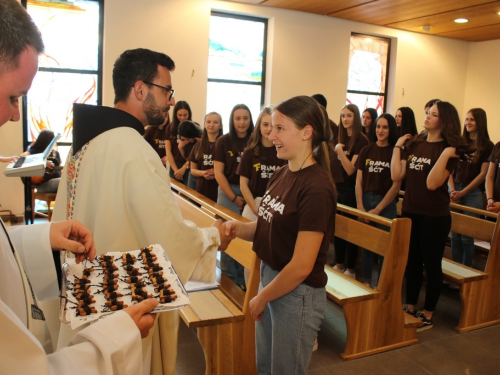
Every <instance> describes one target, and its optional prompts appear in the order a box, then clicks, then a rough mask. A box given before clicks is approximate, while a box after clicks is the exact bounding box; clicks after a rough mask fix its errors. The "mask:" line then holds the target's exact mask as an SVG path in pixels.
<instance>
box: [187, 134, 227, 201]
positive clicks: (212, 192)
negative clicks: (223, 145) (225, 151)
mask: <svg viewBox="0 0 500 375" xmlns="http://www.w3.org/2000/svg"><path fill="white" fill-rule="evenodd" d="M200 147H201V141H200V142H196V144H195V145H194V146H193V149H192V150H191V153H190V154H189V157H188V160H189V161H190V162H193V163H196V169H199V170H201V171H206V170H208V169H212V168H213V167H214V160H213V151H214V148H215V142H207V143H206V145H205V147H204V148H203V151H202V155H201V158H199V159H197V158H196V155H197V154H198V149H199V148H200ZM218 187H219V185H218V184H217V180H216V179H215V178H214V179H213V180H207V179H206V178H204V177H198V179H197V180H196V191H197V192H198V193H200V194H203V195H204V196H205V197H207V198H210V199H211V200H213V201H214V202H217V188H218Z"/></svg>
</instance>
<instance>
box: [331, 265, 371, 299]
mask: <svg viewBox="0 0 500 375" xmlns="http://www.w3.org/2000/svg"><path fill="white" fill-rule="evenodd" d="M325 272H326V275H327V276H328V281H327V284H326V294H327V297H328V298H330V299H331V300H333V301H334V302H335V303H336V304H338V305H340V306H343V305H345V304H348V303H355V302H360V301H366V300H369V299H374V298H378V297H379V295H380V293H379V292H378V291H376V290H373V289H371V288H369V287H367V286H366V285H363V284H362V283H360V282H359V281H356V280H354V279H353V278H351V277H349V276H346V275H344V274H343V273H341V272H339V271H337V270H334V269H333V268H332V267H330V266H328V265H327V266H325Z"/></svg>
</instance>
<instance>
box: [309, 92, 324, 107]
mask: <svg viewBox="0 0 500 375" xmlns="http://www.w3.org/2000/svg"><path fill="white" fill-rule="evenodd" d="M311 98H313V99H314V100H316V101H317V102H318V103H319V104H321V105H322V106H323V107H325V109H326V104H327V102H326V98H325V96H324V95H323V94H314V95H311Z"/></svg>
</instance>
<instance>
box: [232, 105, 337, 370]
mask: <svg viewBox="0 0 500 375" xmlns="http://www.w3.org/2000/svg"><path fill="white" fill-rule="evenodd" d="M272 123H273V129H272V132H271V134H270V135H269V139H270V140H271V141H272V142H273V144H274V146H275V147H276V150H277V153H278V157H279V158H280V159H283V160H287V161H288V164H286V165H284V166H283V167H282V168H280V169H279V170H277V171H276V172H275V173H274V174H273V176H272V178H271V180H270V181H269V184H268V188H267V191H266V193H265V195H264V197H263V199H262V202H261V205H260V207H259V212H258V213H259V216H258V218H257V221H254V222H247V223H242V222H235V221H230V222H227V223H225V225H226V235H231V234H232V235H235V236H237V237H240V238H242V239H245V240H247V241H253V250H254V251H255V252H256V254H257V256H258V257H259V258H260V259H261V260H262V263H261V280H260V288H259V293H258V294H257V295H256V296H255V297H254V298H253V299H252V300H251V301H250V304H249V307H250V312H251V314H252V317H253V319H254V320H256V323H255V341H256V343H255V347H256V355H257V372H258V373H259V374H299V375H300V374H306V373H307V370H308V366H309V361H310V359H311V355H312V350H313V345H314V341H315V339H316V337H317V334H318V331H319V328H320V325H321V321H322V320H323V312H324V310H325V307H326V289H325V285H326V281H327V276H326V274H325V271H324V266H325V263H326V257H327V252H328V247H329V244H330V240H331V237H332V235H333V228H334V227H335V212H336V199H335V186H334V184H333V180H332V178H331V175H330V166H329V163H330V161H329V155H328V148H329V147H328V141H329V140H330V139H331V134H330V125H329V121H328V115H327V113H326V111H325V109H324V107H322V106H321V105H320V104H318V103H317V102H316V101H315V100H314V99H312V98H310V97H307V96H298V97H294V98H291V99H289V100H285V101H284V102H282V103H280V104H279V105H277V106H276V107H275V108H274V110H273V114H272Z"/></svg>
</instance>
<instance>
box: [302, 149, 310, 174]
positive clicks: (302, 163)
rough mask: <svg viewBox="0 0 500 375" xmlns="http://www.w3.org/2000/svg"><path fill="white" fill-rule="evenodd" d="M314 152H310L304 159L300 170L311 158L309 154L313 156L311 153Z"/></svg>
mask: <svg viewBox="0 0 500 375" xmlns="http://www.w3.org/2000/svg"><path fill="white" fill-rule="evenodd" d="M312 153H313V152H312V151H311V153H310V154H309V155H307V157H306V158H305V159H304V161H303V162H302V165H301V166H300V168H299V171H300V170H301V169H302V167H303V166H304V164H305V163H306V161H307V159H309V156H311V155H312Z"/></svg>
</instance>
